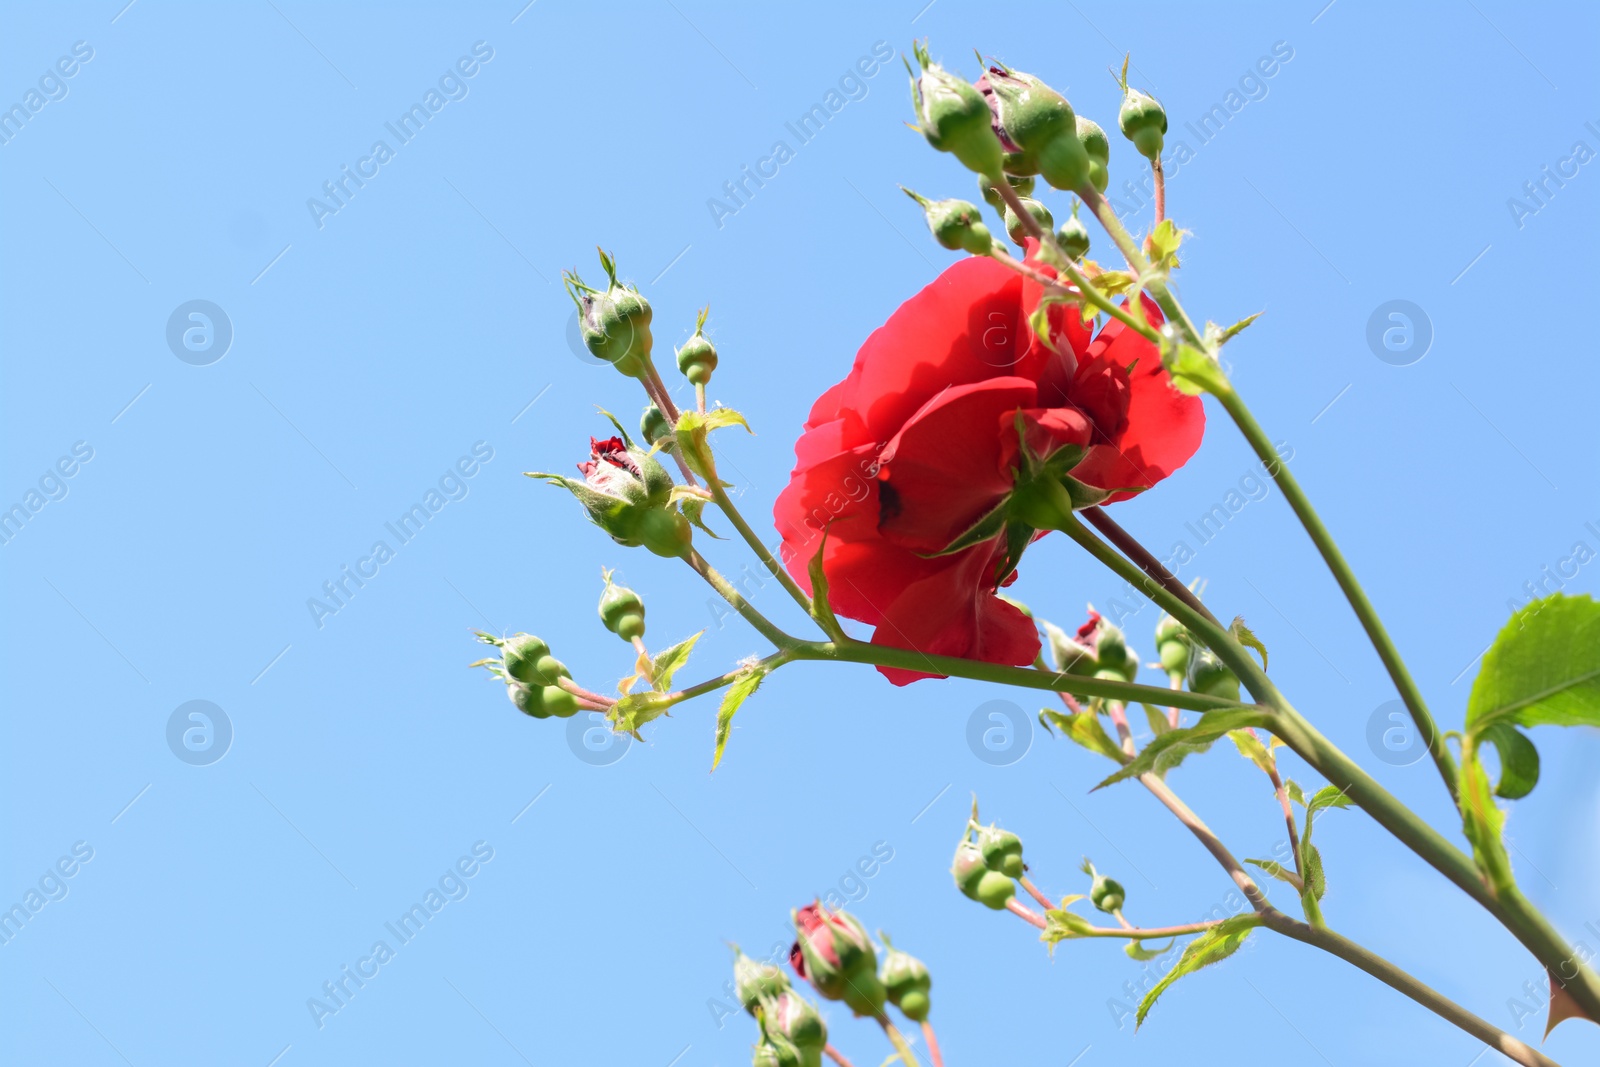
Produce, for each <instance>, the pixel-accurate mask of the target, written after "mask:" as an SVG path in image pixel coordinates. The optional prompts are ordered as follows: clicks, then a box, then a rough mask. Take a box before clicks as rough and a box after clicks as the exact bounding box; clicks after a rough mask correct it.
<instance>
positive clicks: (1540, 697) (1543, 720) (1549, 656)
mask: <svg viewBox="0 0 1600 1067" xmlns="http://www.w3.org/2000/svg"><path fill="white" fill-rule="evenodd" d="M1497 722H1507V723H1514V724H1516V725H1518V726H1545V725H1549V726H1600V602H1596V601H1595V600H1594V599H1593V598H1591V597H1590V596H1588V595H1587V594H1586V595H1584V596H1566V595H1565V594H1562V593H1557V594H1555V595H1554V596H1549V597H1545V598H1544V599H1542V600H1535V601H1534V602H1533V603H1531V604H1529V605H1527V606H1526V607H1524V608H1523V609H1522V610H1521V611H1518V612H1517V613H1516V614H1514V615H1512V616H1511V621H1510V622H1508V623H1506V625H1505V628H1504V629H1503V630H1501V631H1500V635H1499V636H1498V637H1496V638H1495V640H1494V644H1493V645H1491V646H1490V648H1489V651H1488V652H1486V653H1484V657H1483V668H1482V669H1481V670H1480V671H1479V672H1478V678H1477V681H1475V682H1474V683H1473V685H1472V695H1471V696H1470V697H1468V698H1467V733H1468V734H1470V735H1474V736H1476V735H1478V734H1481V733H1482V732H1483V731H1484V730H1487V729H1488V728H1489V727H1490V726H1493V725H1494V724H1495V723H1497Z"/></svg>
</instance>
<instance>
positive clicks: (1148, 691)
mask: <svg viewBox="0 0 1600 1067" xmlns="http://www.w3.org/2000/svg"><path fill="white" fill-rule="evenodd" d="M790 640H793V639H792V638H791V639H790ZM788 651H789V653H790V654H791V655H792V657H793V658H794V659H796V660H831V661H833V662H836V663H865V664H871V665H872V666H875V667H899V668H901V669H903V670H911V671H926V672H927V673H929V674H944V675H949V676H951V677H955V678H969V679H972V680H973V681H978V682H998V683H999V684H1001V685H1014V686H1018V687H1020V688H1023V689H1041V690H1045V691H1048V692H1052V693H1071V694H1072V695H1073V696H1078V697H1085V698H1088V697H1103V698H1105V699H1107V700H1121V701H1127V702H1132V701H1140V700H1142V701H1146V702H1152V703H1153V702H1155V701H1161V702H1162V703H1166V704H1173V703H1176V705H1177V706H1178V707H1181V708H1185V709H1187V710H1189V711H1201V712H1204V711H1221V710H1224V709H1227V708H1237V707H1240V706H1241V705H1240V704H1239V702H1238V701H1236V700H1225V699H1223V698H1222V697H1213V696H1207V695H1205V694H1204V693H1174V692H1172V691H1171V690H1167V689H1160V688H1157V687H1156V686H1151V685H1137V684H1135V683H1133V682H1118V681H1113V680H1111V679H1107V678H1088V677H1083V676H1080V675H1075V674H1065V673H1062V672H1060V671H1041V670H1036V669H1035V668H1033V667H1010V666H1007V665H1005V664H1002V663H985V662H983V661H981V660H973V659H959V658H957V657H955V656H934V655H928V654H925V653H922V652H918V651H916V650H915V649H910V648H891V647H890V646H888V645H869V644H867V643H866V642H864V641H797V642H794V643H793V644H792V645H790V646H789V647H788Z"/></svg>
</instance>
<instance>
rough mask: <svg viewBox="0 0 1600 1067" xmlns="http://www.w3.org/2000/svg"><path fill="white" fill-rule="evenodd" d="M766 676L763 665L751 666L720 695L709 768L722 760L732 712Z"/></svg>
mask: <svg viewBox="0 0 1600 1067" xmlns="http://www.w3.org/2000/svg"><path fill="white" fill-rule="evenodd" d="M766 676H767V672H766V669H765V668H763V667H751V668H750V669H749V670H747V671H744V672H742V673H741V674H740V675H739V676H738V677H737V678H735V679H734V680H733V684H732V685H730V686H728V691H727V692H726V693H724V694H723V695H722V706H721V707H719V708H718V709H717V747H716V751H715V752H713V753H712V754H711V769H712V770H716V769H717V764H719V763H721V762H722V750H723V749H724V748H726V747H727V745H728V731H729V730H730V729H731V728H732V727H733V715H734V712H736V711H738V710H739V705H741V704H743V703H744V702H745V701H746V700H747V699H749V697H750V694H752V693H754V692H755V691H756V690H757V689H760V688H761V682H762V681H763V679H765V678H766Z"/></svg>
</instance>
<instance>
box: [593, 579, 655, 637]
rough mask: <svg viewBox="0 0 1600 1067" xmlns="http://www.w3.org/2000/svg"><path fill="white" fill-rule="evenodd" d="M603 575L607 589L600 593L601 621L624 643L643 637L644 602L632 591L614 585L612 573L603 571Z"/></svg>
mask: <svg viewBox="0 0 1600 1067" xmlns="http://www.w3.org/2000/svg"><path fill="white" fill-rule="evenodd" d="M601 575H602V577H604V578H605V582H606V587H605V589H604V590H602V591H601V593H600V621H601V622H603V623H605V627H606V629H608V630H610V631H611V632H612V633H614V634H616V635H617V636H618V637H620V638H622V639H623V640H624V641H633V640H634V639H635V638H639V637H643V636H644V601H643V600H641V599H639V594H638V593H635V592H634V591H633V590H632V589H629V588H627V587H626V586H621V585H616V584H614V583H613V582H612V581H611V572H610V571H602V572H601Z"/></svg>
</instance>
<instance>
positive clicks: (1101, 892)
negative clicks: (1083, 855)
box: [1083, 859, 1124, 915]
mask: <svg viewBox="0 0 1600 1067" xmlns="http://www.w3.org/2000/svg"><path fill="white" fill-rule="evenodd" d="M1083 873H1085V874H1088V875H1092V876H1093V877H1094V884H1093V885H1091V886H1090V887H1089V903H1091V904H1093V905H1094V906H1095V907H1097V908H1099V909H1100V910H1101V911H1103V912H1105V913H1106V914H1107V915H1111V914H1114V913H1116V912H1118V911H1121V910H1122V900H1123V896H1124V893H1123V891H1122V883H1121V882H1119V881H1117V880H1116V879H1115V878H1107V877H1106V876H1105V875H1103V874H1101V873H1100V872H1099V871H1097V870H1095V869H1094V864H1092V863H1090V862H1089V861H1088V860H1087V859H1085V860H1084V861H1083Z"/></svg>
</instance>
